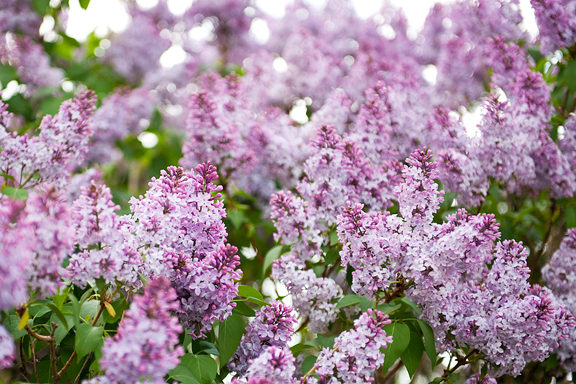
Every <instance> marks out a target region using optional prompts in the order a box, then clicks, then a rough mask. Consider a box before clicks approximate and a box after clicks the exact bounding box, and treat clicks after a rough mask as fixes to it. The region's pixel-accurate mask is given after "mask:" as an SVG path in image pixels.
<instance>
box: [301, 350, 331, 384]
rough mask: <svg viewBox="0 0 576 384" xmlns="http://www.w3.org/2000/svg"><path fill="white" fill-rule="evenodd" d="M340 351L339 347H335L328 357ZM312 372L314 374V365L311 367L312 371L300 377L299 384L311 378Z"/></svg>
mask: <svg viewBox="0 0 576 384" xmlns="http://www.w3.org/2000/svg"><path fill="white" fill-rule="evenodd" d="M339 349H340V346H339V345H337V346H336V347H335V348H334V349H333V350H332V351H331V352H330V355H333V354H334V352H337V351H338V350H339ZM314 372H316V364H314V366H313V367H312V369H310V370H309V371H308V372H306V374H305V375H304V376H302V379H301V380H300V382H301V383H306V380H307V379H308V378H309V377H310V376H312V375H313V374H314Z"/></svg>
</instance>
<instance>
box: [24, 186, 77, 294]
mask: <svg viewBox="0 0 576 384" xmlns="http://www.w3.org/2000/svg"><path fill="white" fill-rule="evenodd" d="M24 214H25V218H24V219H23V220H22V225H24V226H25V227H26V228H27V229H28V230H29V231H31V232H32V233H33V236H29V237H28V245H29V246H30V248H31V249H32V251H33V252H34V256H33V258H32V260H31V262H30V264H29V265H28V271H27V274H26V276H27V281H28V286H29V288H30V289H31V290H32V291H38V292H39V294H40V297H45V296H51V295H53V294H55V293H56V292H57V289H58V288H59V287H62V286H64V282H63V281H62V278H63V277H68V274H67V272H66V270H65V269H64V268H62V262H63V261H64V258H65V257H66V255H68V254H70V253H71V252H72V250H73V249H74V248H73V245H74V235H73V233H74V231H73V229H72V218H71V215H70V207H69V206H68V203H67V201H66V196H65V195H64V193H63V192H61V191H58V190H56V189H55V188H54V187H53V186H51V185H47V184H43V185H42V186H40V188H37V190H36V191H34V192H32V193H30V196H29V197H28V199H27V201H26V208H25V210H24Z"/></svg>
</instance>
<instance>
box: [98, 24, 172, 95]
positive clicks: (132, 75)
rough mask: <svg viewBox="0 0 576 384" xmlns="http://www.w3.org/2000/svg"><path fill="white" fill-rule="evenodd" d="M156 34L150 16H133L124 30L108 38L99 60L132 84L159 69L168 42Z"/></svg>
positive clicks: (155, 28) (155, 25)
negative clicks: (108, 44)
mask: <svg viewBox="0 0 576 384" xmlns="http://www.w3.org/2000/svg"><path fill="white" fill-rule="evenodd" d="M160 30H161V28H159V27H158V25H157V24H156V22H155V20H153V18H152V17H150V15H148V14H145V13H139V14H135V15H133V17H132V22H131V23H130V25H129V26H128V29H126V30H125V31H124V32H122V33H121V34H118V35H114V36H112V38H111V39H110V40H111V46H110V48H108V49H107V50H106V54H105V55H104V56H103V57H102V59H103V60H104V61H106V62H108V63H110V64H111V65H112V66H113V67H114V69H115V70H116V72H118V73H119V74H121V75H122V76H124V77H125V78H126V80H128V81H129V82H130V83H133V84H136V83H138V81H139V80H141V79H142V78H143V77H144V75H145V74H146V73H147V72H149V71H152V70H154V69H157V68H159V67H160V61H159V60H160V56H162V54H163V53H164V52H165V51H166V50H167V49H168V48H170V45H171V44H170V40H167V39H164V38H162V37H161V36H160Z"/></svg>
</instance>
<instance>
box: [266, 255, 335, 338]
mask: <svg viewBox="0 0 576 384" xmlns="http://www.w3.org/2000/svg"><path fill="white" fill-rule="evenodd" d="M305 268H306V265H305V264H304V263H303V262H302V261H301V260H300V259H299V258H298V257H296V256H294V255H292V254H287V255H284V256H282V257H281V258H280V259H278V260H276V261H274V264H273V265H272V279H274V280H277V281H280V282H282V283H283V284H285V285H286V287H287V288H288V291H289V292H290V293H291V294H292V303H293V305H294V309H296V310H297V311H298V313H300V315H302V316H305V317H306V318H307V319H308V321H309V323H308V330H309V331H310V332H315V333H324V332H326V330H327V329H328V326H329V325H330V323H331V322H333V321H334V320H336V316H337V312H336V303H335V302H336V301H337V300H336V299H337V298H339V297H341V296H342V288H340V286H339V285H338V284H336V282H335V281H334V280H333V279H331V278H327V277H316V275H315V274H314V272H313V271H312V270H310V269H305Z"/></svg>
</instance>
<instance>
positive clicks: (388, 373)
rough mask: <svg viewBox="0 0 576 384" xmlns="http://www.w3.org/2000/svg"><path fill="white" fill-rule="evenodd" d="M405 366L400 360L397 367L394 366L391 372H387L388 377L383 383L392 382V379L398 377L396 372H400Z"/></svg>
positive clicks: (385, 377)
mask: <svg viewBox="0 0 576 384" xmlns="http://www.w3.org/2000/svg"><path fill="white" fill-rule="evenodd" d="M403 365H404V363H403V362H402V360H398V363H396V365H395V366H394V368H392V369H391V370H389V371H388V372H386V376H384V379H383V381H382V384H386V382H387V381H388V380H390V378H392V377H393V376H394V375H396V372H398V370H399V369H400V368H402V366H403Z"/></svg>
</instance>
